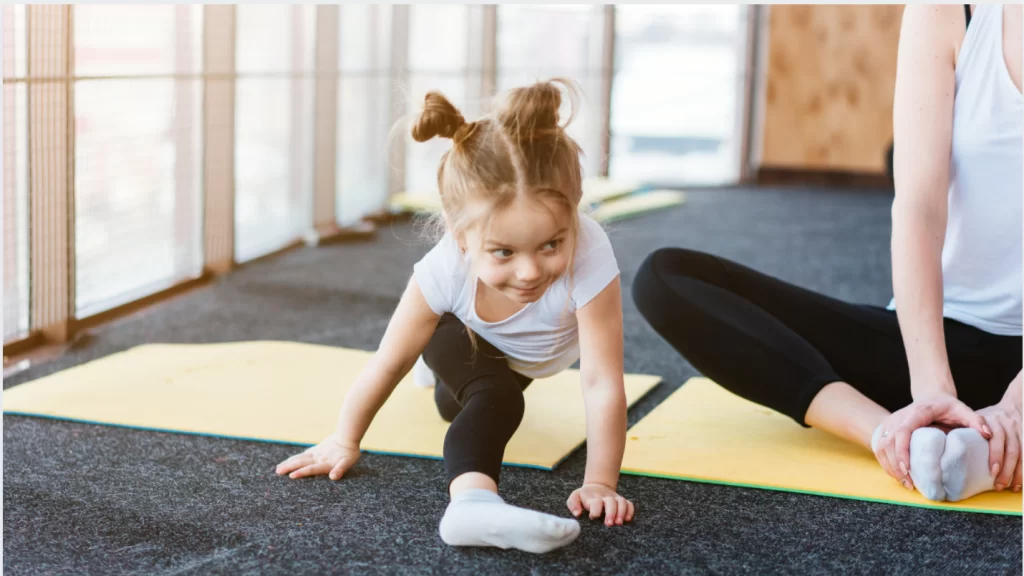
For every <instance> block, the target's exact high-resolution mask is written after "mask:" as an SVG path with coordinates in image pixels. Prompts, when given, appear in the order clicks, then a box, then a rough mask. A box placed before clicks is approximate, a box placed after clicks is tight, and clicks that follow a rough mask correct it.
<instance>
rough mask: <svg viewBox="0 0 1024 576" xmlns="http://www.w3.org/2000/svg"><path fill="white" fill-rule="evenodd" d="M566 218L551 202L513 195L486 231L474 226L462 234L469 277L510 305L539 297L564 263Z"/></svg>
mask: <svg viewBox="0 0 1024 576" xmlns="http://www.w3.org/2000/svg"><path fill="white" fill-rule="evenodd" d="M468 208H470V209H472V208H473V207H468ZM570 216H571V215H570V214H568V213H567V208H566V207H565V206H564V205H562V204H560V203H558V202H557V201H555V200H552V199H549V198H545V197H534V198H525V197H522V196H517V197H516V199H515V200H514V201H513V203H512V204H510V205H508V206H506V207H505V208H503V209H502V210H500V211H498V212H496V213H495V214H494V215H493V216H492V217H491V221H490V225H489V226H488V227H487V228H486V229H482V227H480V226H474V227H473V228H471V229H470V230H467V231H466V232H465V234H464V235H463V241H464V243H463V247H464V248H465V250H466V251H467V253H468V254H469V256H470V261H471V263H472V269H473V273H474V274H475V275H476V277H477V278H479V279H480V281H481V282H483V283H484V284H486V285H487V286H489V287H490V288H492V289H494V290H496V291H498V292H500V293H501V294H503V295H505V296H506V297H508V298H509V299H510V300H512V301H514V302H517V303H520V304H528V303H530V302H534V301H536V300H538V299H540V297H541V296H542V295H543V294H544V292H545V291H546V290H547V289H548V287H549V286H551V284H552V282H554V281H555V280H557V279H558V278H559V277H560V276H561V275H562V274H564V273H565V269H566V267H567V266H568V264H569V257H570V256H571V255H572V249H573V247H572V245H571V244H572V242H573V234H572V230H570V226H572V219H571V217H570Z"/></svg>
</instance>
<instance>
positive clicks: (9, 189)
mask: <svg viewBox="0 0 1024 576" xmlns="http://www.w3.org/2000/svg"><path fill="white" fill-rule="evenodd" d="M2 14H3V27H4V29H3V42H4V46H3V49H4V51H3V54H4V60H3V80H4V81H3V91H4V94H3V106H4V134H3V138H4V140H3V147H4V223H3V231H4V296H3V299H4V320H3V322H4V342H7V341H9V340H14V339H17V338H22V337H24V336H26V335H27V334H28V330H29V302H30V300H29V253H28V229H29V220H28V218H29V214H28V155H27V154H26V150H27V149H28V125H27V124H28V108H27V107H26V102H27V94H26V84H25V79H26V76H27V70H26V59H25V54H26V44H25V25H26V22H25V6H24V5H23V4H19V5H8V6H4V7H3V13H2Z"/></svg>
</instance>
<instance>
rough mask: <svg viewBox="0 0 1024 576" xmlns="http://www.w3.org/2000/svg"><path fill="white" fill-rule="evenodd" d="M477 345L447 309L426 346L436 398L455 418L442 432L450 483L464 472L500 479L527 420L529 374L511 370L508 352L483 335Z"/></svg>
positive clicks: (442, 410)
mask: <svg viewBox="0 0 1024 576" xmlns="http://www.w3.org/2000/svg"><path fill="white" fill-rule="evenodd" d="M475 340H476V344H477V347H476V349H475V350H474V349H473V344H472V341H471V340H470V338H469V333H468V332H467V331H466V327H465V325H463V324H462V322H461V321H459V319H458V318H456V317H455V316H454V315H452V314H444V315H443V316H441V320H440V321H439V322H438V324H437V328H436V329H435V330H434V335H433V336H432V337H431V339H430V342H429V343H428V344H427V347H426V349H425V350H424V351H423V361H424V362H426V364H427V366H428V367H429V368H430V369H431V370H432V371H433V372H434V374H435V375H436V376H437V379H438V380H439V382H438V383H437V386H436V387H435V388H434V400H435V402H436V403H437V410H438V412H440V414H441V417H442V418H444V419H445V420H447V421H448V422H451V423H452V425H451V426H450V427H449V428H448V434H447V435H446V436H445V437H444V467H445V472H446V473H447V475H448V483H449V484H450V483H451V481H452V480H454V479H455V478H457V477H458V476H460V475H462V474H465V473H466V472H481V473H483V474H487V475H488V476H490V477H491V478H493V479H494V482H495V483H497V482H498V476H499V475H500V473H501V460H502V457H503V456H504V455H505V445H506V444H508V441H509V439H511V438H512V434H514V433H515V431H516V429H517V428H519V423H520V422H522V420H523V410H524V407H525V405H524V402H523V390H525V389H526V387H527V386H528V385H529V384H530V382H532V380H531V379H530V378H527V377H526V376H523V375H522V374H519V373H518V372H516V371H514V370H512V369H511V368H510V367H509V365H508V360H506V359H505V355H504V354H502V353H501V351H499V350H498V349H497V348H495V347H494V346H493V345H492V344H491V343H490V342H487V341H486V340H484V339H483V338H480V337H479V336H476V337H475Z"/></svg>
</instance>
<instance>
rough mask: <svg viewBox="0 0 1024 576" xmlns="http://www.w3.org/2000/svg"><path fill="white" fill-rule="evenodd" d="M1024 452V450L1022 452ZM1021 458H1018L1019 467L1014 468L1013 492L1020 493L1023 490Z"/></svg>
mask: <svg viewBox="0 0 1024 576" xmlns="http://www.w3.org/2000/svg"><path fill="white" fill-rule="evenodd" d="M1022 452H1024V450H1022ZM1021 472H1022V471H1021V457H1020V456H1018V457H1017V465H1016V466H1014V471H1013V491H1014V492H1020V488H1021Z"/></svg>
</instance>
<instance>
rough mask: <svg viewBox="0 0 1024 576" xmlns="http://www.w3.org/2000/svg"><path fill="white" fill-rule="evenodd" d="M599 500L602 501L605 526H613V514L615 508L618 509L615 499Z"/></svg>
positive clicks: (609, 497)
mask: <svg viewBox="0 0 1024 576" xmlns="http://www.w3.org/2000/svg"><path fill="white" fill-rule="evenodd" d="M601 500H602V501H604V524H605V526H611V525H613V524H615V512H616V508H618V506H617V505H616V503H615V498H612V497H611V496H605V497H604V498H602V499H601Z"/></svg>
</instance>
